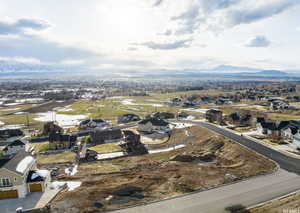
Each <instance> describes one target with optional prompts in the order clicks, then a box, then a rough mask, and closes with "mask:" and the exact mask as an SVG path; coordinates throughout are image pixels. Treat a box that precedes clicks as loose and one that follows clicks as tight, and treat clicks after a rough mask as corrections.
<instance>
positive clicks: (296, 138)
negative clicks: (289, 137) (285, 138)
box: [293, 132, 300, 149]
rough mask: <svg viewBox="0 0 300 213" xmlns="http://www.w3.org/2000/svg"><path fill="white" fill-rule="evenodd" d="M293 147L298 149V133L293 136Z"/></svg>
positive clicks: (299, 141)
mask: <svg viewBox="0 0 300 213" xmlns="http://www.w3.org/2000/svg"><path fill="white" fill-rule="evenodd" d="M293 145H294V146H295V148H296V149H300V134H299V132H298V133H297V134H295V135H294V137H293Z"/></svg>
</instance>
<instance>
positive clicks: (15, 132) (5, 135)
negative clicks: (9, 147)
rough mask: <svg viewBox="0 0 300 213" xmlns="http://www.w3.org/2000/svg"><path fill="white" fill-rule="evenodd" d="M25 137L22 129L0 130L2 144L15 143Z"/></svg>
mask: <svg viewBox="0 0 300 213" xmlns="http://www.w3.org/2000/svg"><path fill="white" fill-rule="evenodd" d="M23 137H24V133H23V131H22V130H21V129H2V130H0V143H1V142H13V141H15V140H18V139H21V138H23Z"/></svg>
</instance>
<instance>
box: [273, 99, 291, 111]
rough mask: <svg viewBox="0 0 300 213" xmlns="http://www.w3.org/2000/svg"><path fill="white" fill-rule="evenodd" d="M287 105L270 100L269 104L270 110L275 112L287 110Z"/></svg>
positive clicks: (281, 101) (283, 102)
mask: <svg viewBox="0 0 300 213" xmlns="http://www.w3.org/2000/svg"><path fill="white" fill-rule="evenodd" d="M289 107H290V105H289V103H287V102H285V101H283V100H277V99H276V100H272V101H271V103H270V110H272V111H277V110H286V109H289Z"/></svg>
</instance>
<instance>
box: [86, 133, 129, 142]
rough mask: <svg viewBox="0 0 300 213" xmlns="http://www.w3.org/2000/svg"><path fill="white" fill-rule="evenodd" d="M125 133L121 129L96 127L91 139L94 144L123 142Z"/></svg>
mask: <svg viewBox="0 0 300 213" xmlns="http://www.w3.org/2000/svg"><path fill="white" fill-rule="evenodd" d="M123 140H124V135H123V132H122V130H120V129H105V130H99V129H95V130H94V131H92V132H91V133H90V141H91V143H94V144H101V143H113V142H122V141H123Z"/></svg>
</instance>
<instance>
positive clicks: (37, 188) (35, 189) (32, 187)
mask: <svg viewBox="0 0 300 213" xmlns="http://www.w3.org/2000/svg"><path fill="white" fill-rule="evenodd" d="M29 190H30V192H42V191H43V187H42V184H40V183H33V184H30V185H29Z"/></svg>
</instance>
